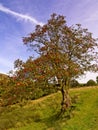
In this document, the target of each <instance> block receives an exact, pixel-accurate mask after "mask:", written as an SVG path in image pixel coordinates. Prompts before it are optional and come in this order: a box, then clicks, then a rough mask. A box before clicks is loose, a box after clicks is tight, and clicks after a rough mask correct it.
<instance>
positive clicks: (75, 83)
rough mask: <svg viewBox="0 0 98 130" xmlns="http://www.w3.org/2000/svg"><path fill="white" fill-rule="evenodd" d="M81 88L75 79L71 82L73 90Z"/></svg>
mask: <svg viewBox="0 0 98 130" xmlns="http://www.w3.org/2000/svg"><path fill="white" fill-rule="evenodd" d="M79 86H80V84H79V82H78V81H77V80H75V79H73V80H71V82H70V87H71V88H75V87H79Z"/></svg>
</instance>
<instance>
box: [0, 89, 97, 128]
mask: <svg viewBox="0 0 98 130" xmlns="http://www.w3.org/2000/svg"><path fill="white" fill-rule="evenodd" d="M70 93H71V95H77V96H78V102H77V104H76V108H75V110H74V111H73V112H72V115H71V118H63V119H61V118H60V119H59V118H57V113H58V112H59V111H60V102H61V94H60V93H59V92H58V93H56V94H52V95H49V96H47V97H43V98H40V99H38V100H34V101H28V102H27V103H21V104H17V105H12V106H10V107H7V108H0V130H6V129H7V130H8V128H9V130H98V87H91V88H90V87H89V88H82V89H73V90H71V91H70ZM11 127H12V128H11Z"/></svg>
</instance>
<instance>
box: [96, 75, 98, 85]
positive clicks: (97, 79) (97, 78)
mask: <svg viewBox="0 0 98 130" xmlns="http://www.w3.org/2000/svg"><path fill="white" fill-rule="evenodd" d="M96 82H97V84H98V76H97V77H96Z"/></svg>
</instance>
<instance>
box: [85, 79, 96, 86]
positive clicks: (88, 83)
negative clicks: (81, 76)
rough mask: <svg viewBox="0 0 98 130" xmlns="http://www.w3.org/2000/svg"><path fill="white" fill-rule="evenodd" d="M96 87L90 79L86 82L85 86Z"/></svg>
mask: <svg viewBox="0 0 98 130" xmlns="http://www.w3.org/2000/svg"><path fill="white" fill-rule="evenodd" d="M95 85H96V82H95V81H94V80H92V79H90V80H89V81H88V82H87V86H95Z"/></svg>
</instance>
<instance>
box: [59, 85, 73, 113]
mask: <svg viewBox="0 0 98 130" xmlns="http://www.w3.org/2000/svg"><path fill="white" fill-rule="evenodd" d="M61 94H62V102H61V113H64V112H65V111H66V110H67V109H68V108H70V106H71V98H70V96H69V91H68V89H64V86H62V88H61Z"/></svg>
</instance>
